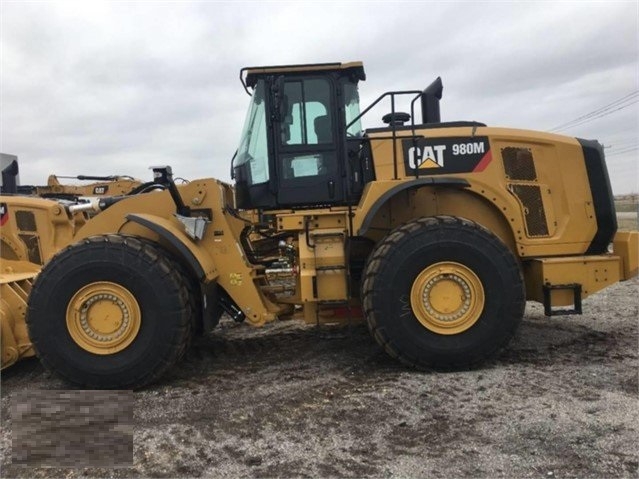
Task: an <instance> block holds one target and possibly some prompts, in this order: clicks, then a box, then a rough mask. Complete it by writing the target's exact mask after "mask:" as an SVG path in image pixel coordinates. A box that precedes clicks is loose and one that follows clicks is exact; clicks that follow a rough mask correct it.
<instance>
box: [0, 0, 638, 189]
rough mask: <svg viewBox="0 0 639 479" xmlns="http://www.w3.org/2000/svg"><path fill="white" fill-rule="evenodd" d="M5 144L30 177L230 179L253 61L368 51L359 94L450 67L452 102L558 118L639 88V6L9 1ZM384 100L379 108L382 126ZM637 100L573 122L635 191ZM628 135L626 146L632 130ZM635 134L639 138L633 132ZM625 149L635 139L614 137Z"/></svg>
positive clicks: (371, 94)
mask: <svg viewBox="0 0 639 479" xmlns="http://www.w3.org/2000/svg"><path fill="white" fill-rule="evenodd" d="M1 8H2V15H1V17H2V18H1V22H2V25H1V26H2V30H1V36H0V42H1V46H2V58H1V65H0V66H1V69H0V81H1V85H0V107H1V110H2V111H1V113H0V122H1V129H0V130H1V131H0V150H2V151H3V152H5V153H12V154H17V155H18V156H19V157H20V160H21V177H22V181H23V183H42V182H43V181H45V179H46V176H47V175H48V174H49V173H53V172H55V173H59V174H80V173H83V174H111V173H120V174H130V175H134V176H137V177H141V178H145V179H146V178H149V176H150V175H149V173H148V170H147V168H148V166H149V165H152V164H158V163H167V164H171V165H173V167H174V171H176V173H177V174H178V175H180V176H185V177H189V178H195V177H202V176H214V177H219V178H221V179H224V180H228V179H229V178H228V171H229V162H230V158H231V156H232V154H233V151H234V150H235V148H236V146H237V141H238V139H239V138H238V137H239V134H240V130H241V127H242V121H243V117H244V110H245V108H246V106H247V103H248V97H247V96H246V95H245V93H244V92H243V90H242V88H241V86H240V84H239V82H238V79H237V75H238V72H239V69H240V68H241V67H243V66H247V65H264V64H287V63H309V62H325V61H350V60H363V61H364V62H365V65H366V69H367V73H368V76H369V80H368V81H367V82H365V83H364V84H363V85H362V99H363V101H364V102H368V101H372V100H373V99H374V98H375V97H377V96H378V95H379V94H381V93H383V92H384V91H387V90H391V89H393V90H397V89H421V88H424V87H425V86H426V85H427V84H428V83H430V81H432V80H433V79H434V78H435V77H436V76H438V75H441V76H442V77H443V80H444V85H445V90H444V91H445V94H444V101H443V103H442V115H443V117H444V118H445V119H447V120H453V119H474V120H479V121H484V122H486V123H488V124H491V125H495V126H513V127H524V128H531V129H540V130H548V129H550V128H552V127H554V126H556V125H558V124H561V123H563V122H566V121H569V120H571V119H573V118H576V117H578V116H580V115H583V114H584V113H587V112H589V111H592V110H594V109H596V108H599V107H601V106H603V105H605V104H607V103H610V102H611V101H614V100H616V99H617V98H620V97H622V96H624V95H626V94H628V93H630V92H632V91H635V90H637V89H638V88H639V86H638V77H637V67H638V64H639V54H638V47H637V45H638V42H637V32H638V25H637V4H636V3H629V2H602V3H584V2H582V3H574V2H569V3H562V2H527V3H480V2H463V3H447V2H446V3H430V2H424V3H416V2H393V3H377V2H358V3H347V4H342V3H325V2H322V3H319V2H318V3H304V2H269V3H257V2H233V3H231V2H229V3H224V2H214V3H201V2H199V3H198V2H194V3H186V2H184V3H157V4H151V3H145V2H139V3H133V2H127V3H115V2H113V3H101V2H77V3H76V2H50V3H26V2H4V3H2V7H1ZM383 113H385V111H384V109H383V108H382V109H380V110H379V111H374V112H372V114H371V116H370V117H369V118H367V121H366V122H365V124H366V125H367V126H374V125H376V124H377V123H378V122H379V120H380V118H381V116H382V114H383ZM638 126H639V124H638V119H637V108H634V107H630V108H627V109H625V110H622V111H619V112H617V113H615V114H612V115H610V116H607V117H605V118H601V119H598V120H596V121H593V122H591V123H586V124H584V125H581V126H578V127H575V128H572V129H569V130H567V131H566V132H565V134H568V135H575V136H580V137H587V138H598V139H599V140H600V141H602V142H603V143H604V144H605V145H610V148H609V149H608V150H607V151H609V152H610V153H611V156H610V158H609V168H610V173H611V177H612V181H613V185H614V188H615V190H616V191H617V192H619V193H624V192H630V191H638V190H639V178H638V173H637V160H636V157H637V151H636V150H634V151H629V152H626V153H621V154H616V155H615V154H613V152H614V151H615V144H617V145H622V146H623V145H624V144H625V145H628V144H630V145H632V144H635V145H636V144H637V131H638V129H639V128H638ZM624 142H625V143H624ZM633 142H634V143H633ZM616 148H617V150H619V151H624V150H623V149H622V148H619V147H618V146H617V147H616Z"/></svg>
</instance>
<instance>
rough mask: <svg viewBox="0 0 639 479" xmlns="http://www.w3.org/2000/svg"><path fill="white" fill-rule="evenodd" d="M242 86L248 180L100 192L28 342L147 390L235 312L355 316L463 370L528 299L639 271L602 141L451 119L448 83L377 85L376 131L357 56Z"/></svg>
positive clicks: (34, 304)
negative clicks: (405, 87)
mask: <svg viewBox="0 0 639 479" xmlns="http://www.w3.org/2000/svg"><path fill="white" fill-rule="evenodd" d="M240 79H241V81H242V84H243V86H244V88H245V89H246V91H247V92H248V93H249V94H250V95H251V102H250V106H249V109H248V114H247V117H246V122H245V126H244V129H243V132H242V136H241V139H240V145H239V148H238V150H237V153H236V155H235V157H234V159H233V161H232V172H233V177H234V180H235V185H234V186H230V185H228V184H225V183H223V182H221V181H218V180H214V179H202V180H195V181H191V182H190V183H188V184H183V185H179V186H176V185H175V183H174V182H173V179H172V172H171V169H170V168H169V167H155V168H153V172H154V181H155V182H156V183H157V184H158V185H162V186H163V187H164V188H165V190H164V191H161V192H153V193H146V194H138V195H133V196H126V197H116V198H112V199H110V200H109V201H103V202H102V204H101V206H100V208H101V209H102V210H103V211H102V212H101V213H100V214H99V215H97V216H95V217H94V218H92V219H90V220H87V221H86V222H85V223H84V224H82V225H81V226H80V227H79V228H76V230H75V231H74V233H73V239H72V242H71V244H70V245H69V246H67V247H65V248H64V249H62V250H61V251H60V252H58V253H57V254H56V255H55V256H53V258H52V259H51V260H49V261H48V262H47V263H46V264H45V265H44V267H43V269H42V271H41V272H40V273H39V275H38V276H37V278H36V280H35V282H34V284H33V287H32V291H31V294H30V296H29V299H28V311H27V318H26V319H27V323H28V329H29V334H30V337H31V340H32V341H33V344H34V347H35V350H36V352H37V354H38V356H39V357H40V359H41V360H42V362H43V364H45V366H47V367H48V368H50V369H52V370H54V371H55V372H57V373H58V374H60V375H61V376H63V377H65V378H66V379H68V380H69V381H72V382H74V383H78V384H82V385H85V386H89V387H107V388H137V387H141V386H143V385H145V384H148V383H150V382H152V381H154V380H155V379H157V378H158V377H159V376H160V375H162V374H163V373H164V372H165V371H166V370H167V369H168V368H170V367H171V366H172V365H173V364H174V363H175V362H176V361H177V360H178V359H179V357H180V356H181V355H182V354H183V352H184V350H185V348H186V347H187V344H188V342H189V338H190V336H191V335H192V334H194V333H195V332H197V331H206V330H209V329H210V328H212V327H214V326H215V325H216V324H217V322H218V321H219V319H220V317H221V315H222V314H223V313H228V314H229V315H230V316H231V317H232V318H234V319H235V320H238V321H239V320H246V321H247V322H248V323H250V324H251V325H254V326H260V325H263V324H265V323H268V322H270V321H274V320H276V319H277V318H281V317H290V316H296V317H297V316H299V317H301V318H303V319H304V320H306V321H307V322H311V323H325V322H339V321H340V320H344V314H343V312H344V311H349V312H350V313H349V314H351V313H352V314H355V312H356V311H361V315H362V316H363V317H364V319H365V320H366V322H367V323H368V326H369V328H370V331H371V333H372V335H373V336H374V338H375V340H376V341H377V342H378V343H379V344H380V345H381V346H382V347H383V348H384V349H385V350H386V351H387V352H388V353H389V354H391V355H392V356H394V357H396V358H398V359H399V360H400V361H401V362H403V363H405V364H407V365H409V366H414V367H418V368H443V369H450V368H466V367H470V366H473V365H475V364H478V363H480V362H481V361H483V360H485V359H486V358H488V357H490V356H492V355H494V354H495V353H496V352H497V351H498V350H499V349H500V348H502V347H503V346H504V345H505V344H506V343H507V342H508V341H509V339H510V338H511V337H512V336H513V334H514V332H515V330H516V328H517V326H518V325H519V323H520V322H521V319H522V316H523V312H524V305H525V302H526V300H533V301H538V302H541V303H543V304H544V306H545V309H546V314H548V315H554V314H570V313H580V312H581V301H582V299H583V298H585V297H586V296H589V295H591V294H593V293H595V292H596V291H598V290H601V289H602V288H605V287H606V286H609V285H611V284H614V283H616V282H618V281H620V280H624V279H627V278H630V277H631V276H633V275H636V274H637V233H636V232H633V233H617V231H616V230H617V224H616V218H615V209H614V204H613V198H612V191H611V187H610V182H609V179H608V173H607V170H606V165H605V161H604V155H603V150H602V147H601V145H600V144H599V143H597V142H595V141H589V140H582V139H578V138H569V137H565V136H559V135H554V134H549V133H540V132H533V131H524V130H515V129H506V128H493V127H488V126H486V125H484V124H482V123H478V122H471V121H454V122H441V120H440V115H439V100H440V99H441V96H442V84H441V80H439V79H437V80H436V81H435V82H434V83H433V84H431V85H430V86H429V87H428V88H426V89H425V90H423V91H421V90H420V91H401V92H388V93H385V94H384V95H382V96H381V97H380V98H378V99H377V100H376V101H375V102H374V103H373V105H379V104H382V103H381V102H382V101H387V102H388V103H389V104H390V108H389V110H390V111H389V112H388V114H386V115H385V116H384V117H383V122H384V123H385V124H384V126H382V127H379V128H373V129H368V130H366V131H362V128H361V126H360V125H361V123H360V120H361V118H362V116H363V115H364V114H366V113H368V112H369V111H370V109H371V107H372V106H373V105H371V107H368V108H366V109H365V110H364V111H363V112H361V113H360V108H359V96H358V83H359V82H360V81H362V80H364V79H365V75H364V68H363V65H362V64H361V63H359V62H356V63H346V64H340V63H330V64H315V65H294V66H274V67H251V68H244V69H242V71H241V72H240ZM400 98H408V99H409V103H408V104H409V105H410V108H409V109H410V113H409V112H400V111H396V105H397V104H398V102H399V100H400ZM407 109H408V108H407ZM416 110H418V112H419V110H421V118H417V116H416V113H417V112H416ZM9 210H11V206H9ZM611 245H612V246H611ZM347 316H348V314H347Z"/></svg>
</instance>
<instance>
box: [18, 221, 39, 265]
mask: <svg viewBox="0 0 639 479" xmlns="http://www.w3.org/2000/svg"><path fill="white" fill-rule="evenodd" d="M16 216H17V215H16ZM18 236H19V237H20V239H21V240H22V242H23V243H24V245H25V246H26V247H27V254H28V255H29V261H31V262H32V263H35V264H42V255H41V254H40V239H39V238H38V236H37V235H35V234H19V235H18Z"/></svg>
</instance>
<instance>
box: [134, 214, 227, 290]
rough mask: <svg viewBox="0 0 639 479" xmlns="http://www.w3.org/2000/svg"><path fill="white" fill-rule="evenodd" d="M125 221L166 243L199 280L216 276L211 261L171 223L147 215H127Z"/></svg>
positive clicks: (211, 278)
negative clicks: (150, 232)
mask: <svg viewBox="0 0 639 479" xmlns="http://www.w3.org/2000/svg"><path fill="white" fill-rule="evenodd" d="M126 219H127V220H129V221H131V222H133V223H137V224H139V225H141V226H144V227H145V228H148V229H150V230H151V231H153V232H154V233H156V234H158V235H159V236H160V238H163V239H164V240H165V241H167V242H168V243H169V244H170V245H171V246H172V247H173V248H175V249H176V250H177V252H178V253H179V255H180V256H181V257H182V258H183V259H184V261H186V263H187V264H188V266H189V267H190V268H191V270H192V271H193V272H194V273H195V275H196V276H197V278H198V279H199V280H201V281H202V280H205V279H206V280H209V281H210V280H213V279H215V278H216V277H217V276H218V272H217V268H216V267H215V263H214V261H213V259H212V258H211V257H210V256H209V255H208V254H207V253H206V252H205V251H203V250H202V248H199V247H197V245H195V244H194V243H193V241H191V240H190V239H189V237H188V236H186V234H185V233H183V232H182V231H180V230H179V229H178V228H176V226H175V224H174V223H172V222H171V221H169V220H167V219H166V218H162V217H161V216H156V215H147V214H128V215H126Z"/></svg>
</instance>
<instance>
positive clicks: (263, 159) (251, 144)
mask: <svg viewBox="0 0 639 479" xmlns="http://www.w3.org/2000/svg"><path fill="white" fill-rule="evenodd" d="M264 96H265V88H264V80H258V82H257V85H256V86H255V91H254V92H253V97H252V101H251V105H250V106H249V110H248V113H247V114H246V120H244V128H243V130H242V136H241V139H240V146H239V147H238V149H237V159H236V165H237V166H240V165H243V164H245V163H249V165H250V172H251V176H250V178H249V179H248V180H249V181H248V183H249V184H252V185H255V184H259V183H265V182H266V181H268V179H269V173H268V148H267V143H266V111H265V105H264Z"/></svg>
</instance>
